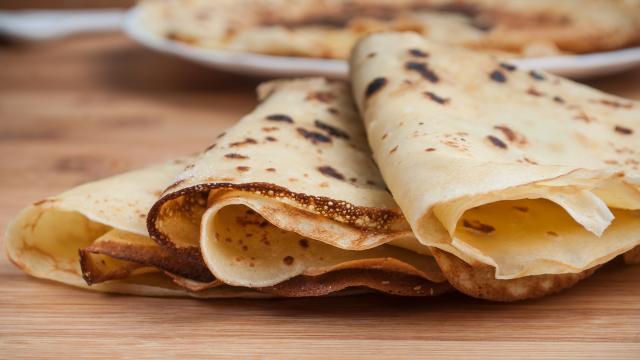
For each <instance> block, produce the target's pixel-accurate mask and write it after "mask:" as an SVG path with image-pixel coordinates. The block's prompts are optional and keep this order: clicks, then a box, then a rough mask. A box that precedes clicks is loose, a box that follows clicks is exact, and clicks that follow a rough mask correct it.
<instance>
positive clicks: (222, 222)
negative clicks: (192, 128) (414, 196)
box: [148, 79, 447, 295]
mask: <svg viewBox="0 0 640 360" xmlns="http://www.w3.org/2000/svg"><path fill="white" fill-rule="evenodd" d="M258 93H259V98H260V100H261V104H260V105H259V106H258V107H257V108H256V109H255V110H254V111H253V112H252V113H251V114H249V115H247V116H246V117H244V118H243V119H242V120H240V122H239V123H238V124H237V125H236V126H234V127H233V128H231V129H229V130H228V131H227V132H226V133H224V134H222V135H221V136H220V137H219V139H217V141H216V143H214V144H212V145H210V146H209V147H208V148H207V149H206V150H205V151H204V152H203V153H202V154H201V155H199V156H198V157H197V158H196V160H195V161H194V162H193V163H192V164H190V165H189V166H187V167H186V169H185V170H184V171H183V172H182V173H181V174H180V175H179V176H178V177H177V180H176V181H175V182H174V183H173V184H172V185H170V186H169V187H168V188H167V189H166V191H165V192H164V194H163V195H162V197H161V199H160V200H159V201H158V202H157V203H156V204H155V205H154V206H153V208H152V209H151V210H150V212H149V219H148V229H149V233H150V234H151V236H152V237H153V238H154V239H156V240H157V241H158V243H160V244H161V245H162V246H163V247H165V248H167V249H171V251H173V252H174V253H176V254H179V256H180V257H182V258H184V259H188V261H193V262H197V261H200V259H202V261H203V263H204V264H206V267H207V268H208V269H209V270H210V271H211V275H212V276H211V277H210V278H206V277H205V278H196V279H195V280H199V281H210V280H212V279H213V278H215V279H217V280H219V281H222V282H223V283H225V284H229V285H234V286H242V287H250V288H259V289H262V290H264V291H269V292H277V293H279V294H282V293H283V291H282V288H281V287H278V286H277V285H279V284H281V283H283V282H285V281H287V280H289V279H292V278H295V277H299V278H298V279H297V280H296V281H299V282H300V283H301V284H302V283H303V282H304V281H303V280H304V279H307V278H309V277H319V276H324V275H325V274H327V273H331V272H338V271H341V273H342V274H345V273H350V272H351V273H362V274H365V273H366V274H368V275H367V276H369V277H372V276H373V277H375V278H376V279H377V280H376V281H372V282H368V283H367V284H362V285H364V286H366V287H370V288H375V289H378V290H381V291H385V292H390V293H398V294H403V295H432V294H435V293H439V292H441V291H443V290H444V289H445V288H446V287H447V285H446V284H444V280H445V279H444V277H443V276H442V274H441V273H440V271H439V269H438V268H437V266H436V264H435V261H434V260H433V258H432V257H431V256H430V254H429V252H428V250H427V249H426V247H424V246H422V245H420V244H419V243H417V241H416V240H415V237H414V236H413V234H412V232H411V229H410V227H409V225H408V224H407V223H406V221H405V220H404V217H403V216H402V214H401V212H400V211H399V209H398V207H397V205H396V204H395V202H394V201H393V199H392V197H391V195H390V194H389V193H388V192H387V191H386V189H385V187H384V183H383V182H382V179H381V178H380V175H379V173H378V170H377V168H376V166H375V164H374V163H373V161H372V160H371V153H370V150H369V148H368V146H367V143H366V138H365V135H364V131H363V129H362V124H361V122H360V120H359V119H358V117H357V114H356V112H355V107H354V105H353V103H352V101H351V97H350V96H349V90H348V86H347V85H346V84H345V83H342V82H329V81H327V80H324V79H303V80H287V81H275V82H270V83H267V84H264V85H262V86H260V87H259V89H258ZM356 270H357V271H356ZM385 274H396V275H399V274H400V275H403V276H404V277H407V279H409V280H411V279H412V280H411V281H409V282H406V281H404V282H398V281H392V280H391V279H386V278H385V276H387V275H385ZM332 276H334V277H335V278H336V279H337V278H340V277H339V276H337V275H335V274H334V275H332ZM325 278H326V276H325ZM405 283H406V284H405ZM311 286H312V285H301V286H300V287H299V288H310V287H311ZM294 293H295V291H289V292H287V295H295V294H294Z"/></svg>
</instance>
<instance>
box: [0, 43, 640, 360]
mask: <svg viewBox="0 0 640 360" xmlns="http://www.w3.org/2000/svg"><path fill="white" fill-rule="evenodd" d="M257 81H258V80H256V79H246V78H241V77H236V76H231V75H224V74H219V73H216V72H214V71H211V70H208V69H204V68H201V67H198V66H196V65H192V64H189V63H186V62H184V61H181V60H178V59H173V58H168V57H166V56H163V55H158V54H155V53H152V52H150V51H147V50H144V49H141V48H139V47H138V46H136V45H135V44H133V43H132V42H130V41H128V40H127V39H126V38H124V36H122V35H117V34H110V35H109V34H104V35H92V36H78V37H74V38H71V39H65V40H57V41H52V42H48V43H40V44H28V45H27V44H4V45H1V46H0V199H2V200H1V201H2V202H1V205H0V230H2V231H4V229H5V228H6V225H7V223H8V221H9V220H10V218H11V217H12V216H14V215H15V214H16V212H17V211H18V210H19V209H20V208H21V207H23V206H24V205H26V204H28V203H30V202H32V201H34V200H37V199H39V198H41V197H43V196H46V195H50V194H55V193H58V192H60V191H62V190H65V189H67V188H69V187H72V186H74V185H77V184H80V183H82V182H85V181H88V180H93V179H97V178H100V177H104V176H107V175H110V174H114V173H117V172H121V171H124V170H127V169H132V168H135V167H138V166H141V165H145V164H149V163H152V162H155V161H160V160H163V159H168V158H171V157H174V156H175V155H178V154H187V153H191V152H196V151H199V150H201V149H202V148H204V147H206V145H207V144H209V143H211V141H212V139H213V138H214V137H215V136H216V135H217V134H218V133H219V132H221V131H222V129H224V128H225V127H227V126H229V125H230V124H232V123H233V122H234V121H235V120H237V119H238V118H239V117H240V116H241V115H242V114H244V113H247V112H249V111H250V110H251V108H252V107H253V105H254V103H255V100H254V97H253V88H254V86H255V85H256V84H257ZM593 84H594V85H596V86H598V87H600V88H602V89H606V90H608V91H612V92H615V93H618V94H623V95H626V96H629V97H634V98H640V69H639V70H636V71H633V72H630V73H626V74H622V75H618V76H615V77H611V78H608V79H601V80H597V81H595V82H593ZM638 120H639V121H640V119H638ZM0 278H1V279H0V358H1V359H15V358H38V359H42V358H50V357H61V358H71V357H73V358H86V357H102V358H136V359H137V358H157V357H186V358H190V357H200V356H207V357H211V356H214V355H217V356H218V357H224V358H245V357H250V358H264V357H277V358H280V357H283V356H288V357H293V358H338V357H339V358H371V357H375V356H380V357H395V358H402V357H405V358H407V357H445V358H460V357H468V356H471V355H473V356H474V357H478V358H482V357H487V358H494V359H501V358H524V357H526V358H550V359H563V358H583V359H584V358H587V359H591V358H594V359H603V358H617V359H623V358H627V359H638V358H640V266H638V267H624V266H620V265H619V264H618V265H613V266H608V267H606V268H605V269H603V270H601V271H600V272H598V273H597V274H596V275H595V276H593V277H592V278H591V279H588V280H586V281H584V282H583V283H581V284H579V286H577V287H576V288H574V289H571V290H569V291H566V292H564V293H562V294H559V295H557V296H552V297H548V298H545V299H541V300H536V301H526V302H521V303H516V304H496V303H488V302H483V301H478V300H474V299H469V298H466V297H463V296H461V295H456V294H453V295H447V296H444V297H441V298H436V299H401V298H393V297H385V296H380V295H368V296H358V297H352V298H325V299H286V300H269V301H247V300H220V301H218V300H214V301H199V300H193V299H155V298H139V297H130V296H109V295H103V294H97V293H91V292H87V291H83V290H77V289H74V288H70V287H66V286H63V285H58V284H54V283H49V282H46V281H40V280H35V279H32V278H29V277H28V276H26V275H24V274H22V273H20V272H19V271H18V270H17V269H15V268H14V267H13V266H11V265H10V264H9V262H8V261H7V260H6V259H5V258H4V257H2V259H1V260H0ZM269 355H271V356H269ZM275 355H279V356H275Z"/></svg>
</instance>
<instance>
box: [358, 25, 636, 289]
mask: <svg viewBox="0 0 640 360" xmlns="http://www.w3.org/2000/svg"><path fill="white" fill-rule="evenodd" d="M350 65H351V78H352V82H353V92H354V97H355V99H356V102H357V105H358V107H359V109H360V113H361V116H362V118H363V119H364V122H365V127H366V131H367V135H368V139H369V143H370V145H371V148H372V149H373V154H374V159H375V160H376V162H377V164H378V165H379V167H380V170H381V173H382V175H383V178H384V180H385V182H386V183H387V186H388V187H389V189H390V190H391V192H392V193H393V196H394V199H395V200H396V201H397V203H398V205H399V206H400V208H401V209H402V211H403V213H404V215H405V217H406V218H407V221H408V222H409V224H411V227H412V229H413V231H414V233H415V235H416V237H417V238H418V240H419V241H420V242H421V243H422V244H424V245H427V246H430V247H432V249H433V250H432V252H433V254H434V256H435V257H436V260H437V261H438V264H439V265H440V267H441V269H442V271H443V272H444V274H445V276H446V277H447V279H448V280H449V282H450V283H451V284H452V285H453V286H455V287H456V288H458V290H460V291H462V292H464V293H467V294H469V295H472V296H476V297H482V298H487V299H492V300H517V299H523V298H530V297H537V296H541V295H544V294H547V293H551V292H554V291H558V290H559V289H562V288H566V287H568V286H571V285H572V284H574V283H575V282H577V281H579V280H580V279H582V278H584V277H586V276H588V275H589V274H591V273H592V272H593V271H594V270H595V268H597V267H598V266H600V265H602V264H604V263H606V262H608V261H609V260H611V259H613V258H614V257H616V256H618V255H620V254H623V253H625V252H627V251H629V250H631V249H632V248H634V247H635V246H637V245H638V244H640V170H639V167H640V138H639V136H640V122H639V120H640V104H638V102H636V101H632V100H628V99H623V98H619V97H616V96H612V95H608V94H605V93H603V92H600V91H597V90H594V89H591V88H589V87H587V86H584V85H580V84H577V83H574V82H571V81H568V80H565V79H562V78H559V77H556V76H553V75H550V74H548V73H544V72H538V71H522V70H519V69H517V68H516V67H515V66H513V65H511V64H509V63H507V62H504V61H500V60H498V59H496V58H495V57H494V56H489V55H484V54H479V53H475V52H472V51H469V50H465V49H461V48H452V47H446V46H442V45H438V44H436V43H434V42H430V41H427V40H425V39H424V38H423V37H420V36H419V35H416V34H411V33H383V34H375V35H371V36H369V37H367V38H365V39H363V40H362V41H361V42H360V43H359V44H358V45H357V46H356V48H355V50H354V53H353V56H352V58H351V64H350ZM633 254H634V253H631V252H630V253H628V254H627V256H626V257H627V260H628V261H630V262H631V261H633V260H634V259H636V261H637V250H636V255H633Z"/></svg>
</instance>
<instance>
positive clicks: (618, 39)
mask: <svg viewBox="0 0 640 360" xmlns="http://www.w3.org/2000/svg"><path fill="white" fill-rule="evenodd" d="M284 9H286V10H284ZM141 10H142V16H141V19H142V23H143V24H142V25H143V26H145V27H146V28H147V29H148V30H149V31H150V32H151V33H153V34H156V35H158V36H159V37H162V38H167V39H171V40H174V41H180V42H183V43H187V44H189V45H192V46H198V47H211V48H220V49H227V50H235V51H249V52H255V53H263V54H271V55H284V56H307V57H322V58H338V59H346V58H348V56H349V53H350V51H351V48H352V46H353V45H354V43H355V42H356V41H357V40H358V39H359V38H360V37H362V36H364V35H365V34H367V33H371V32H378V31H414V32H418V33H420V34H421V35H422V36H424V37H426V38H428V39H430V40H434V41H438V42H441V43H444V44H451V45H458V46H465V47H469V48H473V49H480V50H483V51H491V52H501V53H508V54H517V56H548V55H554V54H558V53H588V52H595V51H605V50H611V49H617V48H622V47H626V46H630V45H633V44H635V43H638V42H639V41H640V2H639V1H637V0H626V1H601V0H536V1H531V0H510V1H504V0H395V1H388V0H323V1H317V0H295V1H287V0H260V1H257V0H215V1H212V0H173V1H157V0H153V1H144V2H143V3H142V6H141Z"/></svg>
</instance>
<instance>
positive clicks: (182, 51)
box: [124, 7, 640, 79]
mask: <svg viewBox="0 0 640 360" xmlns="http://www.w3.org/2000/svg"><path fill="white" fill-rule="evenodd" d="M141 14H142V13H141V9H140V8H139V7H134V8H133V9H131V10H130V11H129V12H128V14H127V15H126V18H125V22H124V30H125V32H126V33H127V34H129V36H131V37H132V38H133V39H135V40H136V41H138V42H139V43H140V44H142V45H144V46H146V47H149V48H152V49H155V50H157V51H160V52H164V53H168V54H173V55H176V56H179V57H182V58H185V59H189V60H192V61H195V62H197V63H200V64H203V65H206V66H209V67H212V68H215V69H220V70H224V71H228V72H233V73H238V74H250V75H259V76H269V77H283V76H304V75H321V76H327V77H332V78H346V77H347V73H348V66H347V62H346V61H344V60H330V59H316V58H302V57H290V56H271V55H261V54H256V53H247V52H232V51H225V50H219V49H208V48H200V47H195V46H190V45H187V44H184V43H181V42H177V41H173V40H168V39H165V38H162V37H159V36H156V35H155V34H152V33H151V32H149V31H148V30H147V29H146V28H145V27H144V26H143V25H142V21H141ZM511 62H512V63H514V64H516V65H518V66H519V67H521V68H524V69H540V70H547V71H549V72H552V73H555V74H557V75H561V76H566V77H571V78H574V79H577V78H587V77H594V76H601V75H608V74H612V73H617V72H621V71H624V70H628V69H631V68H633V67H635V66H638V65H640V47H635V48H628V49H624V50H616V51H609V52H600V53H592V54H587V55H571V56H569V55H565V56H551V57H543V58H527V59H514V60H511Z"/></svg>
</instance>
